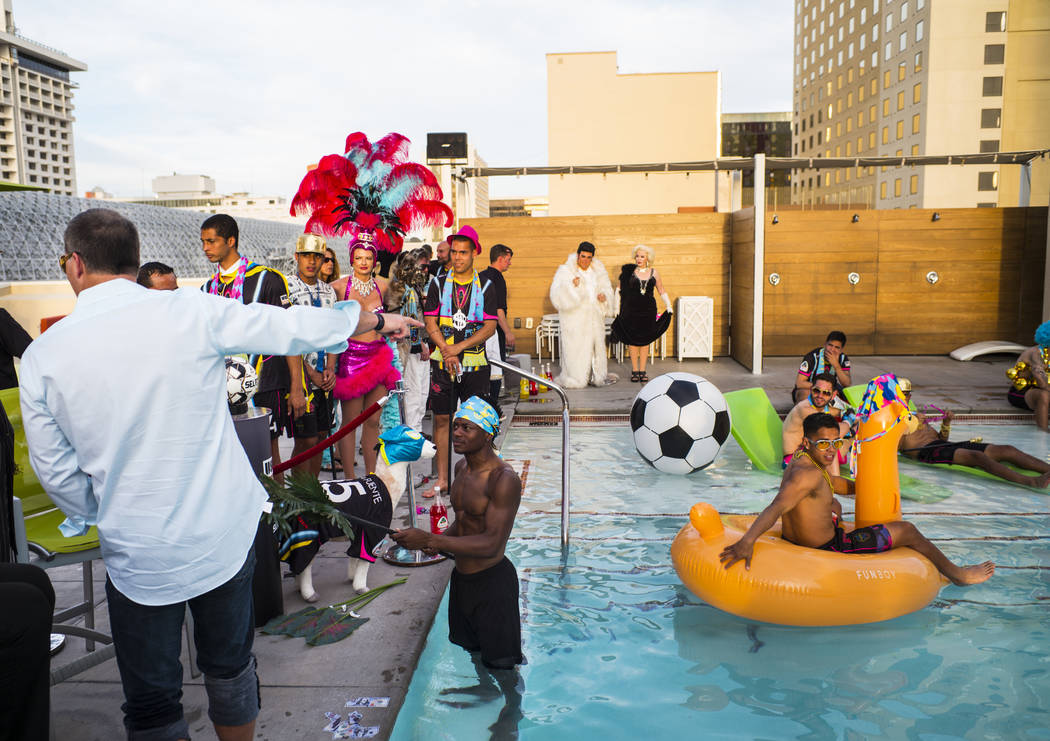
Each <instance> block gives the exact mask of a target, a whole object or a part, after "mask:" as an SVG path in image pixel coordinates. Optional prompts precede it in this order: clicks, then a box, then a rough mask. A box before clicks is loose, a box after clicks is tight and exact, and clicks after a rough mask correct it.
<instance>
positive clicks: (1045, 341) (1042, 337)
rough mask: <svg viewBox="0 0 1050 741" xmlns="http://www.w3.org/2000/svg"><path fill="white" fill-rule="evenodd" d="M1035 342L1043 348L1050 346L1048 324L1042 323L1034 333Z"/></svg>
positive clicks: (1049, 327)
mask: <svg viewBox="0 0 1050 741" xmlns="http://www.w3.org/2000/svg"><path fill="white" fill-rule="evenodd" d="M1035 342H1036V344H1037V345H1042V346H1043V347H1047V346H1050V322H1043V323H1042V324H1040V325H1039V329H1037V330H1036V331H1035Z"/></svg>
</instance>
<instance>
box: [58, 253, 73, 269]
mask: <svg viewBox="0 0 1050 741" xmlns="http://www.w3.org/2000/svg"><path fill="white" fill-rule="evenodd" d="M75 254H77V252H76V250H73V251H72V252H67V253H65V254H64V255H59V256H58V267H59V268H60V269H61V270H62V272H63V273H64V272H65V271H66V263H67V262H69V258H71V257H72V256H73V255H75Z"/></svg>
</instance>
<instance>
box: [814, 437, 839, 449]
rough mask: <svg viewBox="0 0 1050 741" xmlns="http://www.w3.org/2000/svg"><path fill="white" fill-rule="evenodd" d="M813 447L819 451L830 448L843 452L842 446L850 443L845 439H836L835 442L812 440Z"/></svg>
mask: <svg viewBox="0 0 1050 741" xmlns="http://www.w3.org/2000/svg"><path fill="white" fill-rule="evenodd" d="M809 442H810V444H811V445H813V447H814V448H816V449H817V450H821V451H823V450H827V449H828V448H834V449H835V450H841V449H842V446H843V445H845V444H846V443H848V442H849V440H847V439H846V438H844V437H836V438H835V439H834V440H810V441H809Z"/></svg>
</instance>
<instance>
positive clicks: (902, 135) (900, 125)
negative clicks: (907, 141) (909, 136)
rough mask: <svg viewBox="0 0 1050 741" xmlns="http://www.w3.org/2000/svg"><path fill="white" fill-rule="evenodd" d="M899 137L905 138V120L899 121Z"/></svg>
mask: <svg viewBox="0 0 1050 741" xmlns="http://www.w3.org/2000/svg"><path fill="white" fill-rule="evenodd" d="M897 138H898V139H903V138H904V122H903V121H898V122H897Z"/></svg>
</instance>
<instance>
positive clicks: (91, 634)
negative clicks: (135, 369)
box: [0, 388, 111, 651]
mask: <svg viewBox="0 0 1050 741" xmlns="http://www.w3.org/2000/svg"><path fill="white" fill-rule="evenodd" d="M0 404H3V407H4V411H5V412H7V418H8V419H9V420H10V421H11V426H12V427H14V430H15V456H14V460H15V472H14V492H15V500H14V521H15V546H16V550H17V556H16V557H17V559H18V561H19V562H20V563H33V564H35V565H37V566H39V567H40V568H42V569H53V568H56V567H58V566H67V565H69V564H75V563H79V564H82V565H83V600H82V601H81V602H78V603H77V604H75V605H73V606H72V607H69V608H67V609H64V610H61V611H59V612H56V613H55V616H54V622H55V628H54V631H55V632H56V633H66V634H68V635H76V636H80V637H83V638H84V639H85V641H86V645H87V650H88V651H94V650H95V641H99V642H101V643H110V642H111V639H110V638H109V637H108V636H106V635H105V634H103V633H99V632H97V631H95V593H94V592H95V590H94V580H93V578H92V573H91V562H92V561H94V560H95V559H98V558H101V557H102V553H101V550H100V548H99V542H98V531H97V530H96V529H95V528H91V529H90V530H89V531H88V532H87V533H86V534H85V535H82V536H79V537H75V538H67V537H65V536H63V535H62V533H60V532H59V530H58V525H59V523H61V522H62V521H63V520H64V519H65V518H66V516H65V514H64V513H63V512H62V511H61V510H60V509H58V507H56V506H55V504H54V502H52V501H51V498H50V497H48V495H47V492H45V491H44V488H43V487H42V486H41V485H40V481H39V480H38V479H37V477H36V474H35V473H34V472H33V468H32V466H30V464H29V446H28V445H27V444H26V436H25V431H24V430H23V428H22V408H21V405H20V404H19V393H18V389H17V388H13V389H4V390H3V391H0ZM34 556H35V558H34ZM78 615H83V616H84V628H80V627H79V626H69V625H64V623H65V621H67V620H69V619H71V618H75V617H77V616H78Z"/></svg>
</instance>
